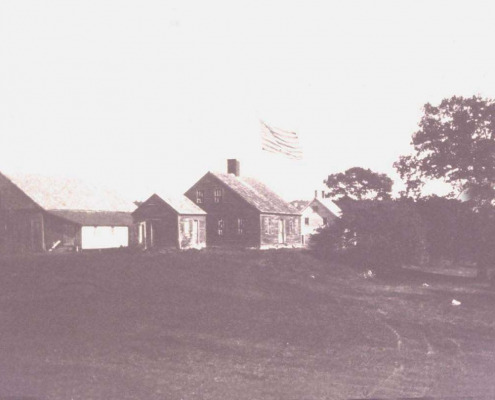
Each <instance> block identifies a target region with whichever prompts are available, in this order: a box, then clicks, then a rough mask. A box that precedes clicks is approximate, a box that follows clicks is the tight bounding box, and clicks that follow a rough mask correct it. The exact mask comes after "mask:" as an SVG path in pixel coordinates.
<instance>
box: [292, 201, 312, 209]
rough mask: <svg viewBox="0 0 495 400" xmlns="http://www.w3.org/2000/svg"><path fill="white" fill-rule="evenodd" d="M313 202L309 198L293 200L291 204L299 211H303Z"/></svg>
mask: <svg viewBox="0 0 495 400" xmlns="http://www.w3.org/2000/svg"><path fill="white" fill-rule="evenodd" d="M309 203H311V202H310V201H308V200H292V201H291V202H290V203H289V204H290V205H291V206H292V207H294V208H295V209H296V210H297V211H300V212H302V211H303V210H304V209H305V208H306V207H307V206H308V204H309Z"/></svg>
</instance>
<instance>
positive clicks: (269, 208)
mask: <svg viewBox="0 0 495 400" xmlns="http://www.w3.org/2000/svg"><path fill="white" fill-rule="evenodd" d="M209 173H210V174H211V175H213V176H214V177H216V178H217V179H219V180H220V181H221V182H222V183H224V184H225V185H227V186H228V187H229V188H230V189H232V190H233V191H234V192H235V193H237V194H238V195H239V196H240V197H241V198H242V199H243V200H245V201H246V202H247V203H249V204H250V205H252V206H254V207H255V208H256V209H257V210H258V211H259V212H261V213H267V214H290V215H299V214H300V212H299V211H297V210H296V209H295V208H294V207H292V206H291V205H290V204H289V203H287V202H286V201H285V200H284V199H282V198H281V197H280V196H279V195H278V194H276V193H275V192H273V191H272V190H271V189H270V188H268V186H266V185H265V184H264V183H262V182H260V181H258V180H256V179H254V178H248V177H243V176H235V175H234V174H226V173H221V172H209Z"/></svg>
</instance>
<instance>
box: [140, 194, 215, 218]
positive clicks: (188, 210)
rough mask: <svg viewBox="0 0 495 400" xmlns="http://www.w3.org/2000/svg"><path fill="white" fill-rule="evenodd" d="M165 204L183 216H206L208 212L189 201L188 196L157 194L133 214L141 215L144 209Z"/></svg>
mask: <svg viewBox="0 0 495 400" xmlns="http://www.w3.org/2000/svg"><path fill="white" fill-rule="evenodd" d="M157 203H158V204H160V203H165V204H166V205H168V207H169V208H171V209H172V210H174V211H175V212H176V213H177V214H181V215H206V211H204V210H203V209H201V208H200V207H198V206H197V205H196V204H194V202H192V201H191V200H189V199H188V198H187V197H186V196H184V195H182V196H175V197H170V196H159V195H157V194H156V193H155V194H153V195H151V196H150V197H149V198H148V199H147V200H145V201H143V202H142V203H141V204H140V205H139V207H138V208H137V209H136V210H135V211H134V212H133V214H134V213H139V212H140V211H141V210H142V207H147V206H150V205H152V204H157Z"/></svg>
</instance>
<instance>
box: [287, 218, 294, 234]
mask: <svg viewBox="0 0 495 400" xmlns="http://www.w3.org/2000/svg"><path fill="white" fill-rule="evenodd" d="M288 233H289V235H291V234H293V233H294V220H293V219H290V220H289V232H288Z"/></svg>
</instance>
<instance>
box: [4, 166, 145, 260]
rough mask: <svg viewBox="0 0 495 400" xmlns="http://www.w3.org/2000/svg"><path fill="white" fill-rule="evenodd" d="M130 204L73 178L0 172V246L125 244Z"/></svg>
mask: <svg viewBox="0 0 495 400" xmlns="http://www.w3.org/2000/svg"><path fill="white" fill-rule="evenodd" d="M133 208H134V206H133V205H132V203H129V202H126V201H124V200H122V199H120V198H119V197H118V196H117V195H115V194H114V193H112V192H109V191H106V190H102V189H99V188H95V187H92V186H89V185H86V184H84V183H82V182H80V181H77V180H73V179H55V178H48V177H42V176H38V175H9V176H6V175H4V174H1V173H0V251H2V252H36V251H45V250H46V251H50V250H63V249H64V250H78V249H102V248H114V247H126V246H129V244H130V243H131V242H132V240H133V238H134V236H135V235H133V232H132V229H131V227H132V217H131V211H132V209H133Z"/></svg>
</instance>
